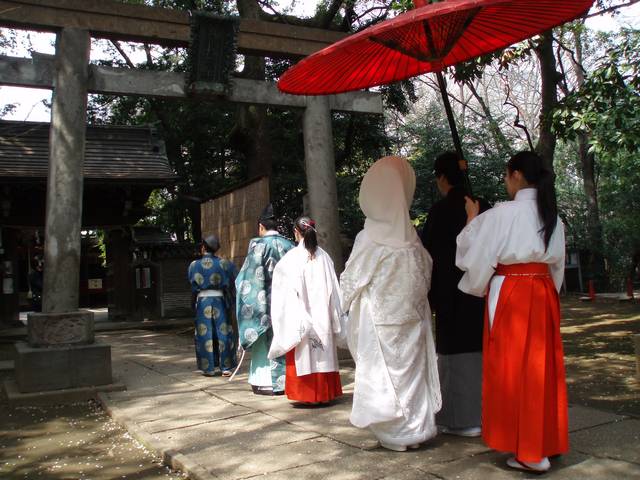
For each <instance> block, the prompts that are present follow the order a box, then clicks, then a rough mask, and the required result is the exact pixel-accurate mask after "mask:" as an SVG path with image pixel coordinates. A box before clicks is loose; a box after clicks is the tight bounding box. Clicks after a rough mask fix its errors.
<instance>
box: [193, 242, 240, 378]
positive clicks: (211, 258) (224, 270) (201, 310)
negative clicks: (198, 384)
mask: <svg viewBox="0 0 640 480" xmlns="http://www.w3.org/2000/svg"><path fill="white" fill-rule="evenodd" d="M219 248H220V241H219V240H218V237H216V236H215V235H211V236H208V237H207V238H205V239H204V240H203V241H202V245H201V247H200V253H201V254H202V258H201V259H199V260H194V261H193V262H192V263H191V265H190V266H189V283H191V290H192V292H193V294H194V295H196V296H197V298H196V303H195V306H196V320H195V324H196V325H195V327H196V328H195V336H194V340H195V347H196V359H197V361H198V369H199V370H202V372H203V373H204V375H207V376H213V375H214V374H215V369H216V368H220V370H221V371H222V376H223V377H228V376H231V372H232V371H233V369H234V368H235V366H236V346H235V341H234V336H233V326H232V323H231V314H230V312H231V310H230V308H231V306H232V305H235V277H236V267H235V265H234V264H233V262H231V261H229V260H224V259H221V258H219V257H217V256H216V255H215V253H216V252H217V251H218V249H219Z"/></svg>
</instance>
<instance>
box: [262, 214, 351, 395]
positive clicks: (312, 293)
mask: <svg viewBox="0 0 640 480" xmlns="http://www.w3.org/2000/svg"><path fill="white" fill-rule="evenodd" d="M293 230H294V234H295V238H296V241H297V242H298V246H297V247H296V248H293V249H292V250H290V251H289V252H288V253H287V254H286V255H285V256H284V257H282V260H280V262H278V264H277V265H276V268H275V270H274V271H273V282H272V289H271V323H272V328H273V340H272V342H271V349H270V350H269V358H270V359H273V358H278V357H280V356H282V355H285V354H286V381H285V393H286V394H287V397H288V398H289V400H293V401H297V402H303V403H311V404H316V403H327V402H330V401H331V400H333V399H334V398H336V397H339V396H340V395H342V386H341V384H340V374H339V373H338V369H339V367H338V355H337V351H336V340H335V338H336V336H337V335H338V334H339V333H340V317H341V315H342V310H341V308H340V287H339V286H338V279H337V277H336V272H335V269H334V267H333V261H332V260H331V257H329V255H328V254H327V252H325V251H324V250H323V249H322V248H320V247H319V246H318V241H317V238H316V229H315V222H314V221H313V220H311V219H310V218H309V217H300V218H298V219H297V220H296V221H295V223H294V229H293Z"/></svg>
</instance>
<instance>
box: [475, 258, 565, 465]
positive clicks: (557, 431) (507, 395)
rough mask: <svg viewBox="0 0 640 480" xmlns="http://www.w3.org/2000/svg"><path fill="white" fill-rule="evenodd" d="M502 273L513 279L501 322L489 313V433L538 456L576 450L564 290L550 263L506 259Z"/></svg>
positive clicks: (509, 448) (505, 287) (500, 308)
mask: <svg viewBox="0 0 640 480" xmlns="http://www.w3.org/2000/svg"><path fill="white" fill-rule="evenodd" d="M495 274H496V275H504V276H505V279H504V282H503V283H502V288H501V290H500V296H499V298H498V305H497V307H496V312H495V315H494V320H493V327H490V325H489V317H488V310H487V312H486V314H485V327H484V355H483V385H482V437H483V438H484V440H485V442H486V443H487V445H488V446H489V447H491V448H493V449H495V450H499V451H503V452H512V453H515V455H516V458H517V459H518V460H520V461H523V462H538V461H540V460H541V459H542V458H543V457H549V456H553V455H557V454H561V453H565V452H567V451H568V449H569V433H568V421H567V389H566V383H565V373H564V358H563V352H562V340H561V339H560V301H559V298H558V292H557V291H556V289H555V286H554V283H553V280H552V279H551V276H550V275H549V268H548V266H547V264H544V263H523V264H516V265H498V268H497V269H496V273H495ZM487 303H488V302H487Z"/></svg>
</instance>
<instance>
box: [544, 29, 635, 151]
mask: <svg viewBox="0 0 640 480" xmlns="http://www.w3.org/2000/svg"><path fill="white" fill-rule="evenodd" d="M608 43H609V45H608V48H607V50H606V52H605V54H604V55H603V56H602V57H601V58H599V59H598V61H597V64H596V68H595V70H594V71H593V72H592V73H590V74H589V75H588V77H587V78H586V79H585V82H584V84H583V85H582V86H581V87H580V89H579V90H577V91H574V92H573V93H572V94H570V95H568V96H567V97H566V98H565V99H564V100H563V101H562V102H560V104H559V105H558V108H556V109H555V111H554V112H553V117H552V118H553V129H554V131H555V132H556V134H557V135H558V136H559V137H561V138H563V139H566V140H575V139H576V138H577V136H578V135H579V134H588V135H589V139H590V144H591V146H590V148H591V152H593V153H595V154H597V155H599V156H611V155H613V156H615V155H617V153H618V152H619V151H620V150H625V151H627V152H629V153H634V152H635V153H637V152H638V151H640V31H637V30H624V31H622V32H621V33H620V35H618V36H616V37H613V38H612V39H611V40H609V42H608Z"/></svg>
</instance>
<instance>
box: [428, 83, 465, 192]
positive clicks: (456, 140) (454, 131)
mask: <svg viewBox="0 0 640 480" xmlns="http://www.w3.org/2000/svg"><path fill="white" fill-rule="evenodd" d="M435 73H436V78H437V79H438V87H440V94H441V95H442V103H443V104H444V111H445V112H446V113H447V120H448V122H449V128H450V129H451V137H452V138H453V145H454V147H455V149H456V153H457V154H458V157H460V159H461V160H464V153H463V152H462V143H461V142H460V136H459V135H458V127H457V126H456V120H455V118H454V117H453V110H452V109H451V103H449V95H448V94H447V82H446V81H445V79H444V76H443V75H442V72H435ZM463 171H464V178H465V188H466V190H467V192H468V193H469V195H472V191H471V182H470V181H469V169H468V168H466V162H465V168H464V169H463Z"/></svg>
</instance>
